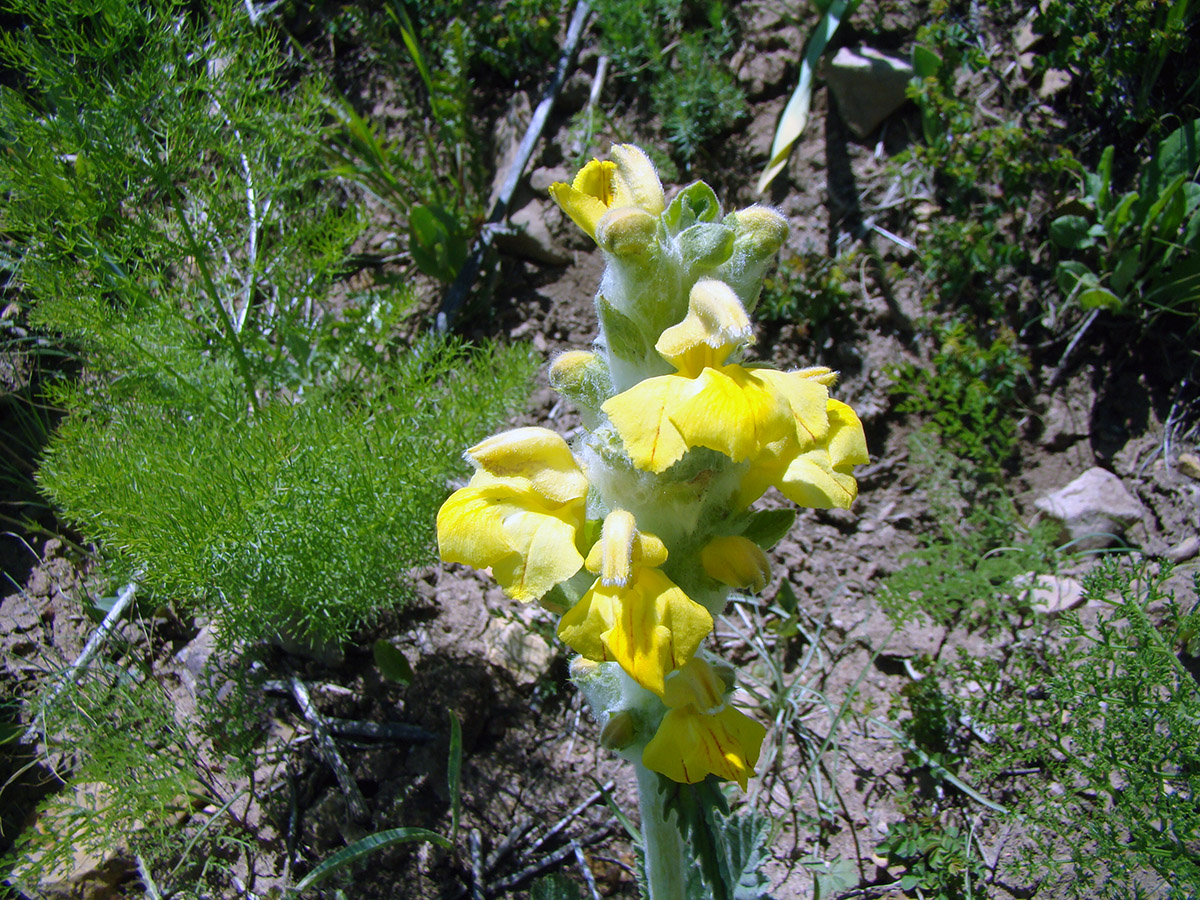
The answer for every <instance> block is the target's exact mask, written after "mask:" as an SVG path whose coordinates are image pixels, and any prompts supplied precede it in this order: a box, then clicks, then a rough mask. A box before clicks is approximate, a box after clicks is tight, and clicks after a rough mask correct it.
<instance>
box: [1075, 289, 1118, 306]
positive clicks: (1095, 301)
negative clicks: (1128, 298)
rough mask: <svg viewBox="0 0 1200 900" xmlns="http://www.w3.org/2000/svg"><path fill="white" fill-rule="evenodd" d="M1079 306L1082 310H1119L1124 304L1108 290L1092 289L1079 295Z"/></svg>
mask: <svg viewBox="0 0 1200 900" xmlns="http://www.w3.org/2000/svg"><path fill="white" fill-rule="evenodd" d="M1079 305H1080V306H1082V307H1083V308H1084V309H1097V308H1100V309H1109V310H1114V311H1115V310H1119V309H1120V308H1121V307H1122V306H1124V305H1125V304H1124V302H1123V301H1122V300H1121V298H1120V297H1118V296H1117V295H1116V294H1114V293H1113V292H1112V291H1110V290H1109V289H1108V288H1103V287H1093V288H1088V289H1087V290H1085V291H1080V293H1079Z"/></svg>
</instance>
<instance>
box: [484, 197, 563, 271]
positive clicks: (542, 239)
mask: <svg viewBox="0 0 1200 900" xmlns="http://www.w3.org/2000/svg"><path fill="white" fill-rule="evenodd" d="M508 223H509V225H510V226H512V227H511V228H510V229H507V230H505V231H501V232H498V233H497V234H496V247H497V248H498V249H499V250H500V251H501V252H504V253H508V254H510V255H512V256H520V257H523V258H525V259H532V260H534V261H535V262H540V263H547V264H548V265H552V266H565V265H566V264H567V263H569V262H570V261H571V256H570V254H569V253H567V252H566V251H565V250H563V249H562V248H561V247H559V246H558V245H557V244H555V243H554V239H553V238H551V237H550V229H549V228H547V227H546V211H545V204H544V203H543V202H542V201H541V200H532V201H530V202H529V203H526V204H525V205H524V206H522V207H521V208H520V209H518V210H517V211H516V212H514V213H513V214H512V215H511V216H509V218H508Z"/></svg>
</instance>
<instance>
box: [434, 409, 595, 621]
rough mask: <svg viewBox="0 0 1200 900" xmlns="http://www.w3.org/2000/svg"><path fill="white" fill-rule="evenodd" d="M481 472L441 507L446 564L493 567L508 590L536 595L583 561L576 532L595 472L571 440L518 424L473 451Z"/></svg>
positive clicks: (470, 453)
mask: <svg viewBox="0 0 1200 900" xmlns="http://www.w3.org/2000/svg"><path fill="white" fill-rule="evenodd" d="M467 458H468V459H469V460H470V461H471V462H472V463H473V464H474V465H475V466H476V469H477V471H476V472H475V474H474V476H472V478H471V481H470V482H469V483H468V484H467V486H466V487H465V488H461V489H460V490H457V491H455V492H454V493H453V494H452V495H451V496H450V498H449V499H448V500H447V501H446V502H445V503H444V504H443V505H442V508H441V509H440V510H439V511H438V518H437V533H438V550H439V552H440V553H441V557H442V559H443V560H445V561H446V562H460V563H465V564H467V565H469V566H474V567H475V568H477V569H484V568H487V567H489V566H490V567H491V569H492V575H493V576H494V577H495V579H496V581H497V582H499V584H500V586H501V587H502V588H504V592H505V593H506V594H508V595H509V596H510V597H512V598H513V599H515V600H521V601H529V600H536V599H538V598H539V597H541V596H543V595H544V594H545V593H546V592H547V591H549V590H550V589H551V588H552V587H554V586H555V585H556V584H558V583H559V582H561V581H565V580H566V579H568V578H570V577H571V576H572V575H574V574H575V573H576V572H578V571H579V569H580V567H581V566H582V565H583V556H582V555H581V554H580V552H579V550H578V548H577V547H576V546H575V538H576V534H577V533H578V531H579V530H580V529H581V528H582V527H583V522H584V514H585V509H584V500H585V498H586V496H587V489H588V483H587V478H586V477H585V476H584V474H583V472H582V471H581V470H580V468H579V466H578V464H577V463H576V462H575V457H574V456H573V455H572V454H571V448H570V447H568V446H567V443H566V441H564V440H563V439H562V438H561V437H559V436H558V435H557V434H555V433H554V432H552V431H549V430H547V429H545V428H517V429H515V430H513V431H506V432H504V433H502V434H498V435H495V436H493V437H490V438H488V439H487V440H485V441H483V442H482V443H480V444H477V445H476V446H474V447H472V448H471V449H470V450H468V451H467Z"/></svg>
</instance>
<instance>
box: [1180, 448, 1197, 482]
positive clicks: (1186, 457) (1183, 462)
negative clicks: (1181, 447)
mask: <svg viewBox="0 0 1200 900" xmlns="http://www.w3.org/2000/svg"><path fill="white" fill-rule="evenodd" d="M1175 465H1176V467H1177V468H1178V469H1179V471H1180V472H1182V473H1183V474H1184V475H1186V476H1187V477H1188V478H1195V479H1196V480H1197V481H1200V456H1197V455H1196V454H1195V453H1180V454H1179V456H1178V457H1177V458H1176V460H1175Z"/></svg>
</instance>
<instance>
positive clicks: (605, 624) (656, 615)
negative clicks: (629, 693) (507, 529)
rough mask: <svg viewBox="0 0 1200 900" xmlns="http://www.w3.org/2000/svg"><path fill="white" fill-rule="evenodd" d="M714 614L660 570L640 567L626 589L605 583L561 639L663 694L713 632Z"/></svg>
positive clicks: (563, 628) (576, 610) (567, 621)
mask: <svg viewBox="0 0 1200 900" xmlns="http://www.w3.org/2000/svg"><path fill="white" fill-rule="evenodd" d="M712 624H713V623H712V616H711V615H709V612H708V610H706V609H705V608H704V607H703V606H701V605H700V604H699V603H697V602H696V601H694V600H692V599H691V598H690V597H688V595H687V594H685V593H684V592H683V591H682V590H680V588H679V587H678V586H677V585H676V584H675V583H674V582H673V581H671V579H669V578H667V576H666V575H664V574H662V572H660V571H659V570H658V569H654V568H648V567H640V568H638V569H637V570H636V571H635V574H634V577H633V579H632V580H631V583H630V585H629V586H628V587H626V588H620V587H608V586H606V585H604V584H603V583H602V582H601V581H600V580H597V581H596V583H595V584H593V585H592V588H591V590H589V591H588V592H587V593H586V594H584V596H583V598H582V599H581V600H580V601H579V603H577V604H576V605H575V606H574V607H572V608H571V609H570V610H569V611H568V612H567V614H566V615H564V616H563V617H562V621H561V622H559V626H558V636H559V637H560V638H562V639H563V641H564V642H565V643H566V644H568V645H569V646H570V647H571V648H572V649H574V650H575V651H576V652H577V653H580V654H581V655H583V656H586V657H588V658H590V659H596V660H598V661H608V660H612V661H615V662H617V663H618V664H619V665H620V666H621V668H622V669H624V670H625V672H626V674H628V675H629V677H630V678H632V679H633V680H634V681H636V682H637V683H638V684H640V685H641V686H642V687H644V688H646V690H648V691H653V692H654V693H656V694H658V695H660V696H661V695H662V692H663V679H664V678H666V676H667V674H668V673H670V672H672V671H674V670H675V669H678V668H679V667H680V666H682V665H684V664H685V663H686V662H687V661H688V660H689V659H691V657H692V654H694V653H695V652H696V649H697V648H698V647H699V646H700V642H701V641H703V640H704V638H705V637H707V636H708V634H709V632H711V631H712Z"/></svg>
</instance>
